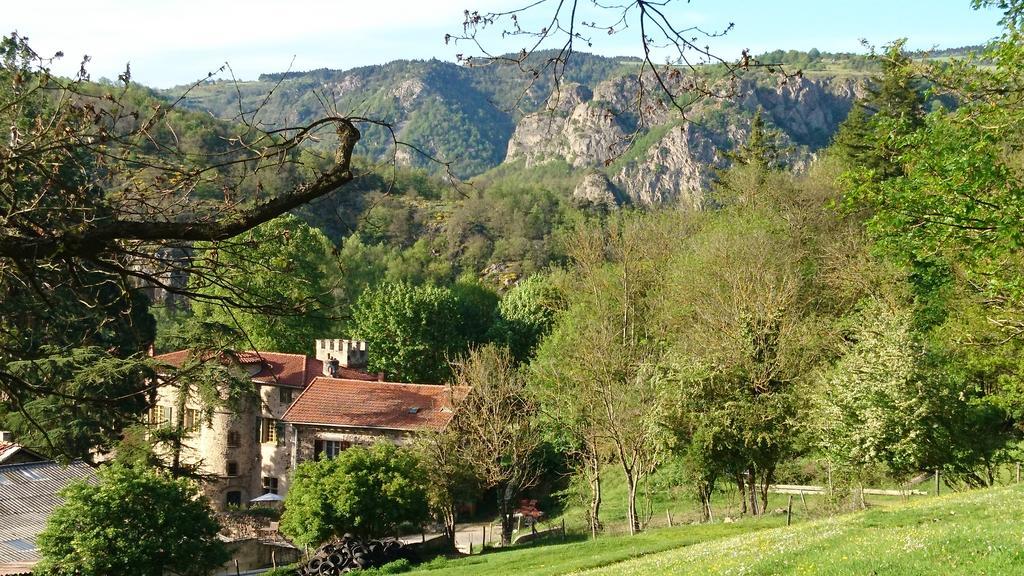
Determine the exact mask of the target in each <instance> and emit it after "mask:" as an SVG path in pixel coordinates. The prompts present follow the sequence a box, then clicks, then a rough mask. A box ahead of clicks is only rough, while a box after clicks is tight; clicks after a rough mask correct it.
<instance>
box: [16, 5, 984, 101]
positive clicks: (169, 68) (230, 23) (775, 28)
mask: <svg viewBox="0 0 1024 576" xmlns="http://www.w3.org/2000/svg"><path fill="white" fill-rule="evenodd" d="M552 1H553V0H549V4H551V2H552ZM529 3H530V0H519V1H518V2H515V1H511V0H421V1H415V0H372V1H366V0H358V1H357V0H291V1H289V2H284V1H282V0H248V1H244V2H243V1H235V2H228V1H225V0H179V1H176V2H156V1H142V0H91V1H89V2H83V1H81V0H74V1H72V0H51V1H39V2H4V5H3V9H2V11H0V31H3V32H10V31H13V30H17V31H18V32H19V33H21V34H22V35H25V36H28V37H29V38H30V39H31V44H32V46H33V47H34V48H35V49H36V50H37V51H39V52H40V53H53V52H55V51H57V50H63V51H64V53H65V54H66V56H65V58H64V59H63V63H61V64H59V65H58V66H56V68H57V71H58V72H61V73H65V74H70V73H72V72H74V71H75V70H77V69H78V64H79V62H80V60H81V56H82V55H83V54H89V55H90V56H91V57H92V63H91V64H90V65H89V70H90V72H91V73H92V76H93V78H100V77H103V76H106V77H108V78H116V77H117V74H118V73H119V72H120V71H122V70H124V66H125V63H126V62H129V61H130V62H131V66H132V72H133V78H134V79H135V80H137V81H139V82H142V83H144V84H148V85H151V86H157V87H167V86H171V85H176V84H181V83H185V82H189V81H192V80H196V79H198V78H202V77H204V76H205V75H206V73H207V72H209V71H212V70H215V69H216V68H218V67H219V66H220V65H221V64H223V63H224V62H225V61H227V62H229V63H230V64H231V67H232V69H233V70H234V71H235V74H236V76H238V77H239V78H242V79H253V78H255V77H256V76H257V75H258V74H260V73H261V72H276V71H281V70H284V69H286V68H288V67H289V65H291V66H292V69H295V70H308V69H313V68H324V67H326V68H351V67H353V66H362V65H367V64H380V63H384V62H387V61H389V60H394V59H398V58H409V59H422V58H432V57H433V58H439V59H442V60H454V57H455V54H456V53H459V52H463V53H467V54H469V53H473V48H472V47H470V46H466V45H461V46H446V45H445V44H444V41H443V38H444V35H445V33H446V32H457V31H459V30H460V29H461V23H462V11H463V9H465V8H471V9H476V10H480V11H488V10H499V9H507V8H509V7H513V6H519V5H524V4H529ZM584 3H587V4H589V3H590V2H589V0H581V4H584ZM668 12H669V13H670V14H671V17H672V19H673V22H674V23H675V24H676V25H677V26H679V27H686V26H688V25H699V26H702V27H705V28H707V29H709V30H714V29H719V28H722V27H724V26H726V25H727V24H728V23H729V22H734V23H735V24H736V27H735V28H734V29H733V31H732V32H730V33H729V34H728V35H727V36H726V37H724V38H719V39H715V40H710V41H708V42H709V43H710V45H711V47H712V49H713V50H714V51H715V52H716V53H717V54H719V55H721V56H723V57H725V58H727V59H734V58H737V57H738V56H739V54H740V51H741V50H742V49H743V48H749V49H751V50H752V52H754V53H758V52H764V51H767V50H773V49H776V48H781V49H800V50H807V49H810V48H818V49H819V50H822V51H851V52H856V51H862V48H861V46H860V39H862V38H863V39H866V40H868V41H869V42H871V43H872V44H875V45H882V44H884V43H886V42H889V41H892V40H894V39H897V38H900V37H907V38H909V46H910V47H912V48H931V47H933V46H938V47H955V46H962V45H965V44H978V43H983V42H985V41H987V40H989V39H991V38H993V37H995V36H997V35H998V34H999V27H998V25H997V21H998V19H999V14H998V12H996V11H994V10H985V11H974V10H971V8H970V2H969V0H889V1H880V0H859V1H857V2H828V1H824V0H819V1H812V0H770V1H763V2H762V1H751V0H717V1H716V0H692V1H691V2H689V3H687V2H685V1H683V0H677V1H676V2H673V3H672V4H670V6H669V8H668ZM534 13H535V14H536V15H537V16H539V15H540V14H541V13H545V14H546V13H548V11H546V6H545V5H541V6H540V7H537V8H535V9H534ZM588 14H589V15H588ZM580 18H583V19H586V20H588V21H589V20H591V19H595V18H597V16H595V15H593V14H592V13H583V14H582V15H581V16H580ZM637 34H638V31H637V30H635V27H634V28H631V29H629V30H627V31H625V32H623V33H621V34H618V35H616V36H608V35H606V34H603V33H596V34H595V35H594V47H593V48H590V49H588V50H589V51H593V52H598V53H602V54H607V55H636V54H637V52H638V51H639V43H638V42H637ZM489 42H490V47H491V48H493V49H506V50H510V51H511V50H517V49H518V48H520V47H521V44H522V42H520V41H511V42H506V43H505V44H502V43H501V42H502V41H501V40H500V38H498V34H497V31H495V33H494V34H493V35H491V36H490V37H489ZM580 48H582V49H587V48H585V47H584V46H580ZM293 58H294V64H292V62H293Z"/></svg>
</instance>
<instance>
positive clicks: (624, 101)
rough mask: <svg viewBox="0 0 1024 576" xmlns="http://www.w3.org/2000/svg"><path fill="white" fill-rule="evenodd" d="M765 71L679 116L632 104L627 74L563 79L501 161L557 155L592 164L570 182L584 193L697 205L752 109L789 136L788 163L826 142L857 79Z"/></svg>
mask: <svg viewBox="0 0 1024 576" xmlns="http://www.w3.org/2000/svg"><path fill="white" fill-rule="evenodd" d="M773 80H774V79H772V78H770V77H761V78H756V79H751V80H745V81H743V82H742V83H740V85H739V86H738V89H737V91H736V95H735V97H733V98H730V99H728V100H705V101H703V102H701V103H700V104H698V105H696V106H694V107H693V109H692V111H691V113H692V114H691V117H690V121H688V122H685V123H678V122H677V121H676V120H675V116H674V115H673V114H672V112H671V111H670V110H668V109H666V108H664V107H661V108H658V107H650V108H648V109H646V110H645V113H644V114H643V115H638V114H637V113H636V112H635V108H636V107H635V103H636V94H637V84H636V81H635V79H633V78H630V77H621V78H613V79H610V80H607V81H604V82H602V83H600V84H599V85H598V86H597V87H595V89H594V90H593V92H591V91H590V90H588V89H587V88H586V87H584V86H578V85H574V86H568V87H565V88H564V89H563V91H562V92H561V93H559V94H556V95H555V97H554V98H553V99H552V100H551V101H550V102H549V104H548V106H547V107H546V108H544V109H542V110H541V111H539V112H536V113H534V114H532V115H529V116H526V117H525V118H523V120H522V121H520V122H519V124H518V125H517V126H516V129H515V132H514V133H513V134H512V138H511V139H510V140H509V145H508V153H507V155H506V157H505V160H506V162H509V161H517V160H524V161H525V165H526V166H527V167H530V166H535V165H538V164H543V163H545V162H550V161H553V160H564V161H565V162H567V163H568V164H570V165H572V166H574V167H577V168H588V169H591V170H593V171H600V172H601V173H602V175H601V176H598V175H597V174H595V173H590V174H588V175H587V176H586V177H584V178H583V179H582V180H581V181H580V183H579V185H578V186H577V187H576V190H575V191H574V194H573V195H574V197H576V198H577V199H579V200H581V201H588V202H596V203H603V202H608V201H612V200H614V201H615V202H618V203H622V202H631V203H634V204H639V205H646V206H650V205H656V204H665V203H679V204H680V205H682V206H686V207H689V208H692V209H698V208H700V207H701V206H702V204H703V202H704V191H705V190H707V188H708V186H709V185H710V182H711V179H712V178H713V175H714V172H715V170H717V169H719V168H721V167H723V166H725V165H726V164H727V162H728V161H727V158H726V155H725V154H724V153H725V152H726V151H728V150H731V149H733V148H735V147H736V146H737V145H738V144H741V143H742V142H744V141H745V140H746V138H747V136H748V134H749V129H750V118H751V117H752V115H753V113H754V111H755V110H757V109H758V108H761V109H763V114H764V117H765V119H766V120H767V121H768V122H769V123H770V124H773V125H774V126H775V127H777V128H778V129H779V130H781V132H782V133H783V135H784V137H785V138H786V139H787V140H788V141H789V143H791V144H793V145H794V149H795V152H794V158H793V162H794V163H795V164H801V163H805V161H806V158H807V157H808V156H809V155H810V154H811V153H812V152H813V151H814V150H816V149H817V148H820V147H822V146H824V145H826V144H828V142H829V140H830V139H831V136H832V134H833V133H835V130H836V129H837V127H838V126H839V124H840V123H841V122H842V121H843V119H845V118H846V115H847V113H849V110H850V106H851V105H852V103H853V101H854V99H855V98H856V97H857V96H858V95H859V93H860V91H861V87H860V86H859V85H858V84H857V83H856V82H854V81H852V80H837V79H833V78H822V79H809V78H804V77H801V78H796V79H790V80H788V81H786V82H784V83H780V82H776V83H775V84H774V85H773V84H772V81H773Z"/></svg>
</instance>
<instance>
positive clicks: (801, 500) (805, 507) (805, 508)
mask: <svg viewBox="0 0 1024 576" xmlns="http://www.w3.org/2000/svg"><path fill="white" fill-rule="evenodd" d="M800 503H801V504H803V506H804V514H807V500H804V491H803V490H801V491H800Z"/></svg>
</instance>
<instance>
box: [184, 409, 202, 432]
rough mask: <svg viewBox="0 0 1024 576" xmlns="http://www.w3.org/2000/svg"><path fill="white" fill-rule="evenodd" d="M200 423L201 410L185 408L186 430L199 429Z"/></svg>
mask: <svg viewBox="0 0 1024 576" xmlns="http://www.w3.org/2000/svg"><path fill="white" fill-rule="evenodd" d="M199 424H200V420H199V410H193V409H192V408H185V430H191V431H193V432H195V431H198V430H199Z"/></svg>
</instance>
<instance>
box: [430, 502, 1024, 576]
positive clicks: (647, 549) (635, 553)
mask: <svg viewBox="0 0 1024 576" xmlns="http://www.w3.org/2000/svg"><path fill="white" fill-rule="evenodd" d="M784 522H785V519H784V518H782V517H778V516H776V517H769V518H764V519H758V520H753V521H752V520H742V521H740V522H736V523H733V524H711V525H687V526H682V527H676V528H666V529H661V530H653V531H650V532H647V533H646V534H642V535H640V536H636V537H629V536H618V537H606V538H601V539H598V540H596V541H585V542H576V543H567V544H559V545H548V546H538V547H533V548H523V549H513V550H509V551H497V552H489V553H487V554H483V555H478V556H472V557H469V558H464V559H460V560H449V561H444V562H435V563H433V564H431V565H425V566H422V567H420V568H419V569H418V570H415V571H414V572H413V573H417V574H421V573H422V574H430V575H431V576H449V575H451V576H454V575H462V574H465V575H470V574H472V575H479V576H488V575H499V574H537V575H557V574H570V573H572V574H588V575H612V574H614V575H629V574H636V575H644V576H647V575H652V576H657V575H661V574H665V575H668V574H671V575H686V574H700V575H714V574H732V575H735V574H743V575H745V576H754V575H782V574H800V575H805V574H814V575H836V576H838V575H844V576H845V575H850V574H864V575H877V576H883V575H893V576H902V575H908V576H909V575H921V574H941V575H950V574H970V575H983V574H984V575H1002V574H1006V575H1012V574H1024V487H1020V486H1014V487H1009V488H996V489H990V490H979V491H974V492H967V493H960V494H950V495H946V496H942V497H938V498H934V497H933V498H922V499H920V500H915V501H912V502H909V503H906V504H898V505H894V506H889V507H885V508H876V509H872V510H868V511H865V512H859V513H852V514H846V515H840V516H835V517H831V518H825V519H821V520H814V521H805V522H803V523H800V524H794V525H793V526H792V527H785V526H781V525H780V524H784Z"/></svg>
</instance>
